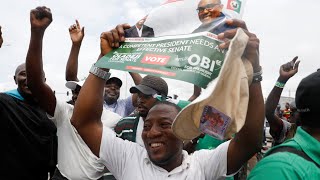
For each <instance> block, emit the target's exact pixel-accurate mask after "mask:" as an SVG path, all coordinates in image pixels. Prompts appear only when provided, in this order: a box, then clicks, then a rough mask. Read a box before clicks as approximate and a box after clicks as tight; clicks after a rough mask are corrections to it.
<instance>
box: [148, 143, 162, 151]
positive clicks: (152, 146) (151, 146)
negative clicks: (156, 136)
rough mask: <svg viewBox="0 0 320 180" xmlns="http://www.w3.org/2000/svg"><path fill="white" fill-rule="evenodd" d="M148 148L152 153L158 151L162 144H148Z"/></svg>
mask: <svg viewBox="0 0 320 180" xmlns="http://www.w3.org/2000/svg"><path fill="white" fill-rule="evenodd" d="M149 146H150V148H151V150H152V151H157V150H160V149H161V148H162V147H163V146H164V144H163V143H161V142H156V143H149Z"/></svg>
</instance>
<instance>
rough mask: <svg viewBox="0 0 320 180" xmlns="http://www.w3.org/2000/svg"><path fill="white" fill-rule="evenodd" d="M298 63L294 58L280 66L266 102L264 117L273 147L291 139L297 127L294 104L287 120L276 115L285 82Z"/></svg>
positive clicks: (296, 70) (291, 75)
mask: <svg viewBox="0 0 320 180" xmlns="http://www.w3.org/2000/svg"><path fill="white" fill-rule="evenodd" d="M299 63H300V61H299V60H298V57H297V56H296V57H294V58H293V59H292V60H291V61H289V62H287V63H285V64H283V65H281V66H280V70H279V77H278V79H277V82H276V84H275V86H274V87H273V89H272V90H271V92H270V94H269V96H268V98H267V101H266V105H265V110H266V115H265V116H266V119H267V120H268V122H269V124H270V134H271V136H272V137H273V141H274V142H273V145H278V144H281V143H283V142H284V141H285V140H287V139H290V138H292V137H293V136H294V134H295V132H296V129H297V125H299V124H297V123H296V122H297V120H298V119H299V116H298V113H297V112H296V110H295V109H296V108H295V107H294V106H295V105H294V104H292V110H293V114H292V116H291V117H290V118H289V119H288V120H287V119H282V116H279V115H278V114H277V113H276V108H277V104H278V103H279V100H280V97H281V93H282V90H283V88H284V86H285V84H286V82H287V81H288V80H289V79H290V78H291V77H293V76H294V75H295V74H296V73H297V72H298V69H299ZM293 105H294V106H293ZM288 121H289V122H288Z"/></svg>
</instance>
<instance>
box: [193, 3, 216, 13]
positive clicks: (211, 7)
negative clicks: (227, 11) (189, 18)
mask: <svg viewBox="0 0 320 180" xmlns="http://www.w3.org/2000/svg"><path fill="white" fill-rule="evenodd" d="M217 5H220V3H216V4H214V3H212V4H207V5H205V6H201V7H198V8H197V11H198V13H202V12H203V11H204V10H208V11H211V10H212V9H213V8H214V7H215V6H217Z"/></svg>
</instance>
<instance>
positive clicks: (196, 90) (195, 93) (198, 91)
mask: <svg viewBox="0 0 320 180" xmlns="http://www.w3.org/2000/svg"><path fill="white" fill-rule="evenodd" d="M200 94H201V87H199V86H197V85H193V94H192V95H191V96H190V98H189V99H188V101H190V102H192V101H193V100H195V99H196V98H197V97H199V96H200Z"/></svg>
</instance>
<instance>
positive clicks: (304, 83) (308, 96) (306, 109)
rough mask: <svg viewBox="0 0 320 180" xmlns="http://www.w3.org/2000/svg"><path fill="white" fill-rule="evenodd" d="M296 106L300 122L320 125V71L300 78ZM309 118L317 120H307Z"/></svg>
mask: <svg viewBox="0 0 320 180" xmlns="http://www.w3.org/2000/svg"><path fill="white" fill-rule="evenodd" d="M295 101H296V106H297V111H298V112H299V113H300V116H301V122H302V124H306V125H315V124H317V125H320V121H319V120H317V119H318V117H319V107H320V71H317V72H315V73H312V74H310V75H309V76H307V77H305V78H304V79H302V80H301V82H300V84H299V86H298V88H297V91H296V99H295ZM311 119H314V121H318V122H307V121H310V120H311Z"/></svg>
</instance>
